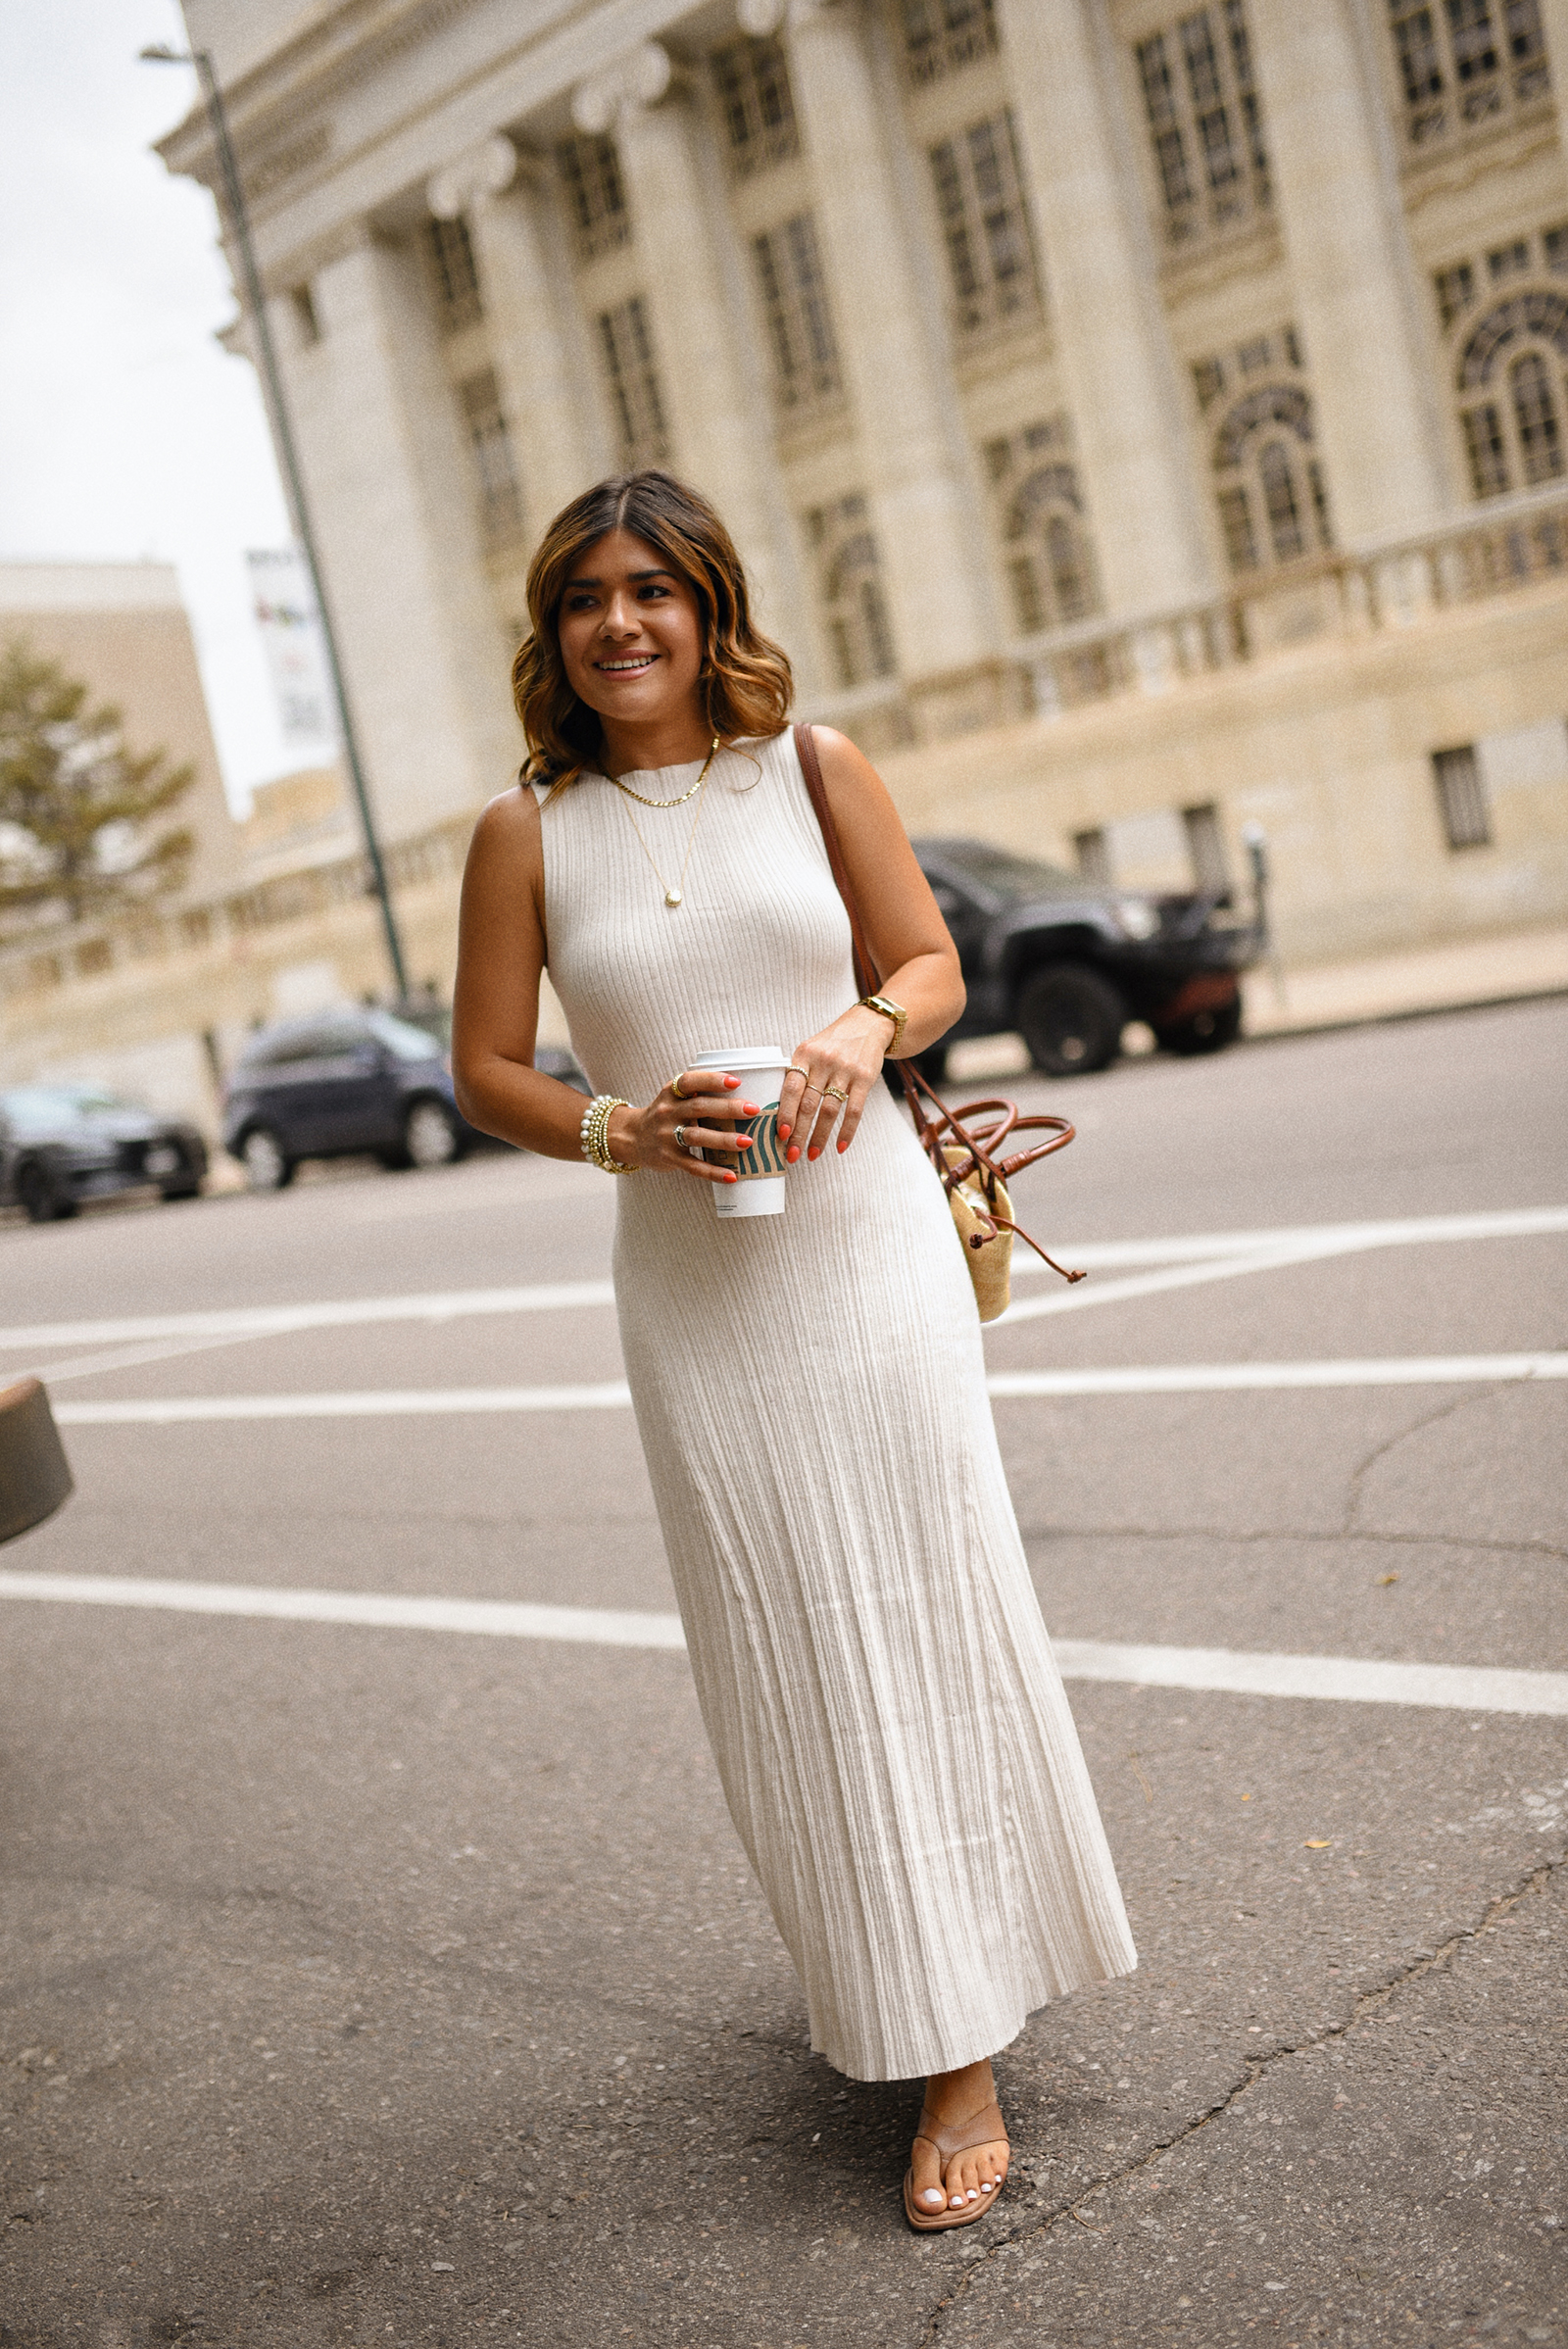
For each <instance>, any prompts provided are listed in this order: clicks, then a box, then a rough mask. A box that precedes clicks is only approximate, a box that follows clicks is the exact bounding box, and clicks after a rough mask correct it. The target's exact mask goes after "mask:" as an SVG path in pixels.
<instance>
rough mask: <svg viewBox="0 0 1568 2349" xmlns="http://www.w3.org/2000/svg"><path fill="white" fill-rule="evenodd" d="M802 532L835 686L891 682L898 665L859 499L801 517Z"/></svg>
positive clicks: (877, 559)
mask: <svg viewBox="0 0 1568 2349" xmlns="http://www.w3.org/2000/svg"><path fill="white" fill-rule="evenodd" d="M806 532H807V536H808V538H809V540H810V543H811V547H812V550H813V552H814V554H815V556H816V564H817V592H818V595H819V597H820V600H821V609H822V619H823V623H824V625H825V627H826V630H827V637H828V642H829V644H830V645H831V646H832V648H833V664H834V667H835V668H836V669H837V671H838V681H839V683H840V684H841V685H846V686H848V685H864V684H867V683H869V681H870V680H871V679H872V678H873V677H891V676H892V675H893V674H894V672H895V670H896V669H897V667H898V661H897V660H896V659H895V657H894V652H893V631H892V629H891V627H890V626H889V624H888V609H887V603H886V600H885V598H884V597H883V593H882V565H881V559H880V556H879V554H878V550H877V543H876V539H875V537H874V536H873V534H872V532H871V528H870V525H869V522H868V519H867V515H866V506H865V500H864V498H861V497H852V498H840V499H838V500H837V502H836V503H835V504H834V505H832V506H818V507H815V508H814V509H813V510H812V511H811V513H809V514H808V515H807V517H806Z"/></svg>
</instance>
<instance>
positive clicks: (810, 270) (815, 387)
mask: <svg viewBox="0 0 1568 2349" xmlns="http://www.w3.org/2000/svg"><path fill="white" fill-rule="evenodd" d="M752 258H753V260H754V262H755V263H756V265H757V282H758V286H759V289H760V293H761V297H762V309H763V312H764V314H765V316H766V318H767V339H768V348H769V351H770V353H771V355H772V361H773V391H774V396H775V398H776V399H777V401H778V404H779V406H780V408H782V409H785V410H787V411H789V412H791V413H796V412H798V411H800V410H801V409H803V408H809V407H814V406H817V405H820V404H824V403H826V402H828V401H830V400H835V399H837V398H838V396H839V393H840V391H841V390H842V388H843V386H842V382H841V378H840V374H839V354H838V344H837V341H836V340H835V338H834V333H833V319H832V317H831V314H830V313H829V310H828V306H827V286H826V283H825V281H824V279H823V275H822V264H821V261H820V259H819V257H818V254H817V249H816V230H815V229H814V227H813V226H812V224H811V216H810V214H809V212H802V213H797V214H796V216H795V218H794V219H793V220H785V221H784V222H783V223H782V224H781V225H780V226H779V227H777V228H770V229H768V230H767V232H766V233H765V234H764V235H762V236H757V237H754V238H753V239H752Z"/></svg>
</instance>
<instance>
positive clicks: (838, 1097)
mask: <svg viewBox="0 0 1568 2349" xmlns="http://www.w3.org/2000/svg"><path fill="white" fill-rule="evenodd" d="M849 1098H850V1097H849V1095H848V1094H847V1093H845V1092H843V1091H842V1090H841V1089H840V1087H839V1086H837V1085H824V1086H823V1088H822V1099H823V1100H824V1101H848V1100H849Z"/></svg>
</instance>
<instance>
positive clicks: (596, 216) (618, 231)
mask: <svg viewBox="0 0 1568 2349" xmlns="http://www.w3.org/2000/svg"><path fill="white" fill-rule="evenodd" d="M556 161H557V164H558V165H559V166H560V169H561V183H562V186H563V188H564V190H565V196H566V209H567V211H568V212H569V214H570V216H571V224H572V232H573V235H574V237H575V240H576V245H577V258H578V260H579V261H597V260H598V258H599V256H600V254H601V253H613V252H614V251H615V249H616V247H617V246H619V245H624V244H626V243H628V242H629V240H630V237H631V213H630V211H629V209H628V207H627V203H626V183H625V181H624V180H623V179H622V177H621V175H620V157H619V156H618V155H617V154H616V152H615V142H614V140H613V139H611V138H572V139H566V140H564V141H563V143H562V145H561V146H559V147H558V148H557V149H556Z"/></svg>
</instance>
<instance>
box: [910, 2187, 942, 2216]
mask: <svg viewBox="0 0 1568 2349" xmlns="http://www.w3.org/2000/svg"><path fill="white" fill-rule="evenodd" d="M946 2199H947V2197H946V2195H945V2194H944V2193H943V2191H942V2188H941V2187H940V2186H927V2187H926V2189H925V2192H924V2193H923V2194H917V2195H916V2197H915V2200H916V2201H917V2202H923V2203H924V2204H925V2207H926V2209H927V2210H933V2211H936V2210H940V2209H941V2208H942V2205H943V2203H944V2202H945V2201H946Z"/></svg>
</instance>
